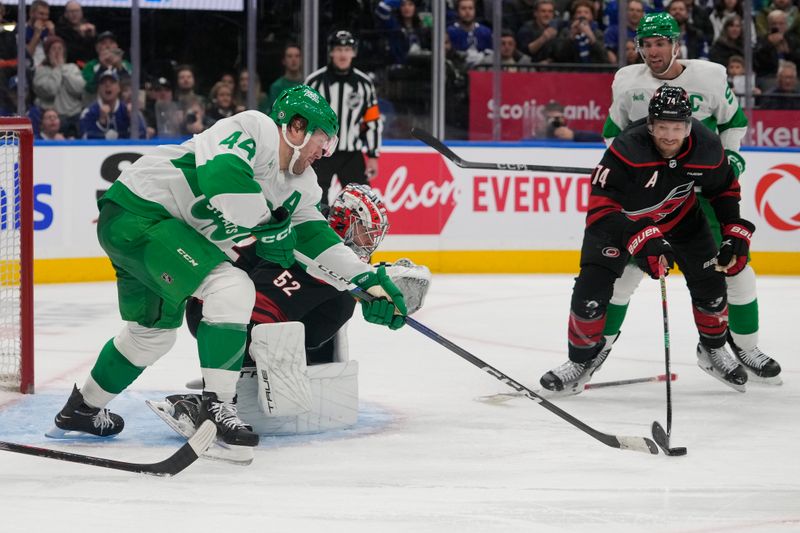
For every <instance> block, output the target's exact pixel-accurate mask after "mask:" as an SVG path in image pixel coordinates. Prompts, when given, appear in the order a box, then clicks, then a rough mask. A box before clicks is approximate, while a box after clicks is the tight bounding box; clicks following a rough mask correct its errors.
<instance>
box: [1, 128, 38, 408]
mask: <svg viewBox="0 0 800 533" xmlns="http://www.w3.org/2000/svg"><path fill="white" fill-rule="evenodd" d="M0 389H7V390H19V391H21V392H23V393H32V392H33V133H32V130H31V125H30V122H29V121H28V120H27V119H23V118H12V117H0Z"/></svg>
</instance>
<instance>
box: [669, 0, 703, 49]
mask: <svg viewBox="0 0 800 533" xmlns="http://www.w3.org/2000/svg"><path fill="white" fill-rule="evenodd" d="M687 5H688V4H687V0H672V1H671V2H670V3H669V7H668V8H667V12H668V13H669V14H670V15H672V17H673V18H674V19H675V20H676V21H677V22H678V27H679V28H680V29H681V36H680V37H679V38H678V40H679V42H680V53H679V54H678V57H679V58H681V59H707V58H708V51H707V48H708V44H707V43H706V38H705V36H704V35H703V32H702V31H700V30H699V29H697V28H696V27H695V26H694V25H693V24H692V23H691V22H689V9H688V7H687Z"/></svg>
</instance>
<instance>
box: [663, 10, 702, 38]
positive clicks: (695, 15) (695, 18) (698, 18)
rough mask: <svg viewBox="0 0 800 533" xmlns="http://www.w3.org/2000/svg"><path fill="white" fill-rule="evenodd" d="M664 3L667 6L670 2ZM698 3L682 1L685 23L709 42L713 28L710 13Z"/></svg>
mask: <svg viewBox="0 0 800 533" xmlns="http://www.w3.org/2000/svg"><path fill="white" fill-rule="evenodd" d="M664 3H665V4H666V5H667V6H669V4H670V3H671V1H670V2H664ZM699 3H700V2H696V1H695V0H684V4H685V5H686V13H687V17H688V19H687V22H688V24H689V25H690V26H692V27H693V28H695V29H697V30H698V31H699V32H700V34H701V35H702V36H703V39H705V40H706V41H707V42H711V38H712V37H711V36H712V35H714V27H713V26H712V25H711V20H710V19H709V15H710V14H711V12H710V10H709V9H707V8H706V7H703V6H702V5H699Z"/></svg>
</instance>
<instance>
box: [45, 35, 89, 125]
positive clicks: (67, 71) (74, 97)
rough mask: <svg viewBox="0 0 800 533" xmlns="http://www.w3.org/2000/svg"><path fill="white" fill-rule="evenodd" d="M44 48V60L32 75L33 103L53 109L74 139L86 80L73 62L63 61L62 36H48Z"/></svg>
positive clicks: (64, 52)
mask: <svg viewBox="0 0 800 533" xmlns="http://www.w3.org/2000/svg"><path fill="white" fill-rule="evenodd" d="M44 49H45V60H44V61H42V64H41V65H39V66H38V67H36V71H35V72H34V75H33V92H34V94H36V100H35V101H34V103H35V104H36V105H38V106H39V107H41V108H43V109H50V108H53V109H55V110H56V113H58V115H59V122H60V123H61V125H62V126H63V130H64V133H65V134H66V135H67V136H68V137H73V138H74V137H76V136H77V135H78V122H79V120H80V115H81V110H82V107H83V105H82V104H83V102H82V97H83V86H84V85H85V84H86V81H85V80H84V79H83V76H81V71H80V70H79V69H78V66H77V65H76V64H75V63H67V62H66V46H65V44H64V40H63V39H62V38H61V37H59V36H58V35H51V36H50V37H48V38H47V40H46V41H45V43H44Z"/></svg>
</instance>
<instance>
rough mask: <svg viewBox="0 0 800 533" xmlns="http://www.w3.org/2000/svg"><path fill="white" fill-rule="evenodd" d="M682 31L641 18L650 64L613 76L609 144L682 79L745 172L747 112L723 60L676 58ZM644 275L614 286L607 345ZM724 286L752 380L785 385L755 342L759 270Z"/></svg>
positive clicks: (733, 342) (716, 230)
mask: <svg viewBox="0 0 800 533" xmlns="http://www.w3.org/2000/svg"><path fill="white" fill-rule="evenodd" d="M679 36H680V29H679V28H678V24H677V22H676V21H675V19H674V18H672V16H670V15H669V14H668V13H649V14H647V15H645V16H644V17H643V18H642V20H641V21H640V22H639V26H638V29H637V32H636V46H637V48H638V50H639V54H640V55H641V56H642V58H643V59H644V61H645V63H644V64H636V65H629V66H627V67H624V68H621V69H620V70H619V71H617V73H616V75H615V76H614V82H613V85H612V93H613V102H612V104H611V108H610V109H609V114H608V118H607V120H606V123H605V125H604V127H603V136H604V137H605V138H606V140H607V142H609V143H610V141H611V140H613V138H615V137H616V136H617V135H618V134H619V133H620V131H622V130H623V129H624V128H626V127H627V126H628V125H629V124H630V123H631V122H634V121H636V120H639V119H642V118H644V117H646V116H647V105H648V102H649V101H650V98H651V97H652V96H653V94H654V93H655V91H656V90H657V89H658V88H659V87H660V86H661V85H663V84H664V83H667V84H669V85H676V86H680V87H683V88H684V89H686V91H687V93H688V94H689V101H690V102H691V104H692V116H694V117H695V118H696V119H697V120H699V121H700V122H702V123H703V124H704V125H705V126H707V127H708V128H709V129H711V131H714V132H716V133H717V134H718V135H719V137H720V140H721V141H722V146H723V147H724V149H725V154H726V155H727V157H728V162H729V163H730V165H731V167H733V169H734V172H735V173H736V176H737V177H741V176H742V174H743V173H744V170H745V161H744V159H743V158H742V156H741V155H740V154H739V149H740V145H741V141H742V138H743V137H744V135H745V133H746V132H747V118H746V117H745V115H744V113H743V112H742V109H741V107H740V106H739V103H738V100H737V98H736V97H735V95H734V94H733V92H732V90H731V89H730V87H729V86H728V82H727V75H726V72H725V68H724V67H723V66H721V65H718V64H716V63H711V62H709V61H702V60H697V59H690V60H679V59H677V56H678V53H679V48H680V46H679V42H678V37H679ZM699 200H700V205H701V207H702V209H703V212H704V213H705V215H706V216H707V217H708V220H709V225H710V226H711V230H712V234H713V235H714V236H715V239H716V241H717V245H718V246H719V244H720V243H721V242H722V235H721V231H720V224H719V221H718V220H717V218H716V216H715V215H714V212H713V210H712V209H711V207H710V205H709V204H708V201H706V200H705V199H704V198H703V197H702V196H699ZM641 279H642V272H641V271H640V270H639V269H637V268H636V266H635V265H633V264H631V265H629V266H628V268H626V269H625V272H624V273H623V275H622V277H621V278H619V279H618V280H617V282H616V284H615V285H614V295H613V297H612V298H611V303H610V305H609V307H608V320H607V322H606V326H605V330H604V331H603V333H604V335H605V336H606V340H607V341H608V342H607V343H606V350H607V351H610V350H611V345H612V343H613V342H614V341H615V340H616V338H617V337H618V336H619V331H620V328H621V326H622V322H623V320H624V319H625V313H626V311H627V308H628V302H629V301H630V298H631V296H632V295H633V292H634V291H635V290H636V287H637V286H638V284H639V282H640V281H641ZM727 285H728V305H729V320H730V324H729V325H730V338H729V344H730V346H731V348H732V350H733V353H734V356H735V357H736V358H737V359H738V360H739V362H741V363H742V364H743V365H744V367H745V368H746V370H747V372H748V374H749V376H750V378H751V379H752V380H753V381H761V382H767V383H772V384H780V383H781V379H780V372H781V368H780V365H779V364H778V363H777V361H775V360H774V359H772V358H771V357H768V356H767V355H766V354H764V353H763V352H762V351H761V350H760V349H759V348H758V300H757V295H756V276H755V272H754V271H753V269H752V267H750V265H749V264H748V265H747V266H746V267H745V268H743V269H742V270H740V271H739V272H738V273H736V274H735V275H732V276H729V277H728V278H727ZM607 353H608V352H606V355H607Z"/></svg>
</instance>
